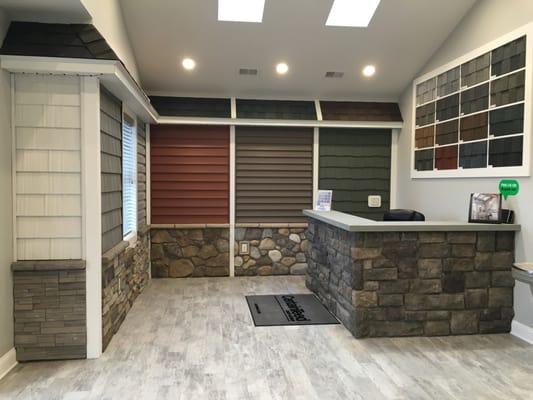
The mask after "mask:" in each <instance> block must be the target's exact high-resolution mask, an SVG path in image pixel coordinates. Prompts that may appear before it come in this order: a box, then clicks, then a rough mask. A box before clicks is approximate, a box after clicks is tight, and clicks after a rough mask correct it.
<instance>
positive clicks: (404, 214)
mask: <svg viewBox="0 0 533 400" xmlns="http://www.w3.org/2000/svg"><path fill="white" fill-rule="evenodd" d="M425 220H426V217H425V216H424V214H422V213H419V212H418V211H415V210H400V209H398V210H389V211H387V212H386V213H385V214H384V215H383V221H425Z"/></svg>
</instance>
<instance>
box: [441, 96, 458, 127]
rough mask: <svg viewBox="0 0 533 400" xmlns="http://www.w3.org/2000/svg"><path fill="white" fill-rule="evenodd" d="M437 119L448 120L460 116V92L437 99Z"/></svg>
mask: <svg viewBox="0 0 533 400" xmlns="http://www.w3.org/2000/svg"><path fill="white" fill-rule="evenodd" d="M436 111H437V117H436V120H437V121H446V120H448V119H452V118H456V117H458V116H459V94H454V95H452V96H448V97H445V98H443V99H440V100H437V110H436Z"/></svg>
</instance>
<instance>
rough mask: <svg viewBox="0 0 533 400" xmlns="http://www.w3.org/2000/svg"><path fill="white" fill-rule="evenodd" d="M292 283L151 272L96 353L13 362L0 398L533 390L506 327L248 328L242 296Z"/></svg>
mask: <svg viewBox="0 0 533 400" xmlns="http://www.w3.org/2000/svg"><path fill="white" fill-rule="evenodd" d="M288 292H290V293H307V292H308V291H307V289H305V286H304V280H303V278H302V277H257V278H233V279H231V278H205V279H204V278H200V279H186V280H153V281H152V283H151V284H150V286H149V287H148V288H147V289H146V291H145V292H144V293H143V294H142V295H141V296H140V297H139V298H138V300H137V302H136V303H135V305H134V307H133V309H132V310H131V312H130V314H129V315H128V317H127V319H126V320H125V321H124V324H123V325H122V327H121V329H120V331H119V332H118V334H117V335H116V336H115V337H114V338H113V340H112V342H111V344H110V345H109V347H108V349H107V351H106V352H105V353H104V355H103V356H102V357H101V358H100V359H98V360H83V361H82V360H80V361H68V362H38V363H37V362H36V363H26V364H19V365H18V366H17V367H16V368H15V369H14V370H13V371H12V372H11V373H10V374H8V375H7V376H6V377H5V378H4V379H3V380H2V381H0V399H69V400H73V399H120V400H129V399H182V400H201V399H209V400H230V399H239V400H240V399H243V400H245V399H254V400H262V399H265V400H270V399H288V400H300V399H301V400H304V399H305V400H310V399H321V400H329V399H332V400H333V399H348V400H352V399H364V400H370V399H409V400H412V399H469V400H473V399H480V400H481V399H483V400H487V399H498V400H503V399H505V400H511V399H533V346H531V345H529V344H527V343H526V342H523V341H521V340H518V339H516V338H514V337H513V336H510V335H486V336H456V337H444V338H395V339H364V340H356V339H354V338H353V337H352V336H351V335H350V333H349V332H348V331H347V330H346V329H344V327H343V326H342V325H328V326H300V327H268V328H265V327H261V328H256V327H254V326H253V323H252V320H251V317H250V313H249V311H248V307H247V305H246V301H245V299H244V295H246V294H274V293H288Z"/></svg>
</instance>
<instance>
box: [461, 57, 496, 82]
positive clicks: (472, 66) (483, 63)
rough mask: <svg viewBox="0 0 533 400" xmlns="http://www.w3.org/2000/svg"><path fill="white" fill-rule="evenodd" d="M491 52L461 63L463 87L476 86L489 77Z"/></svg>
mask: <svg viewBox="0 0 533 400" xmlns="http://www.w3.org/2000/svg"><path fill="white" fill-rule="evenodd" d="M489 70H490V53H485V54H483V55H481V56H479V57H477V58H474V59H473V60H471V61H468V62H466V63H464V64H463V65H461V87H465V86H467V87H468V86H474V85H477V84H478V83H481V82H485V81H487V80H488V79H489Z"/></svg>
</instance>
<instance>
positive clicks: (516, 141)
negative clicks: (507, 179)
mask: <svg viewBox="0 0 533 400" xmlns="http://www.w3.org/2000/svg"><path fill="white" fill-rule="evenodd" d="M523 148H524V137H523V136H512V137H510V138H505V139H494V140H491V141H490V145H489V165H492V166H493V167H517V166H521V165H522V162H523V160H522V151H523Z"/></svg>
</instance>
